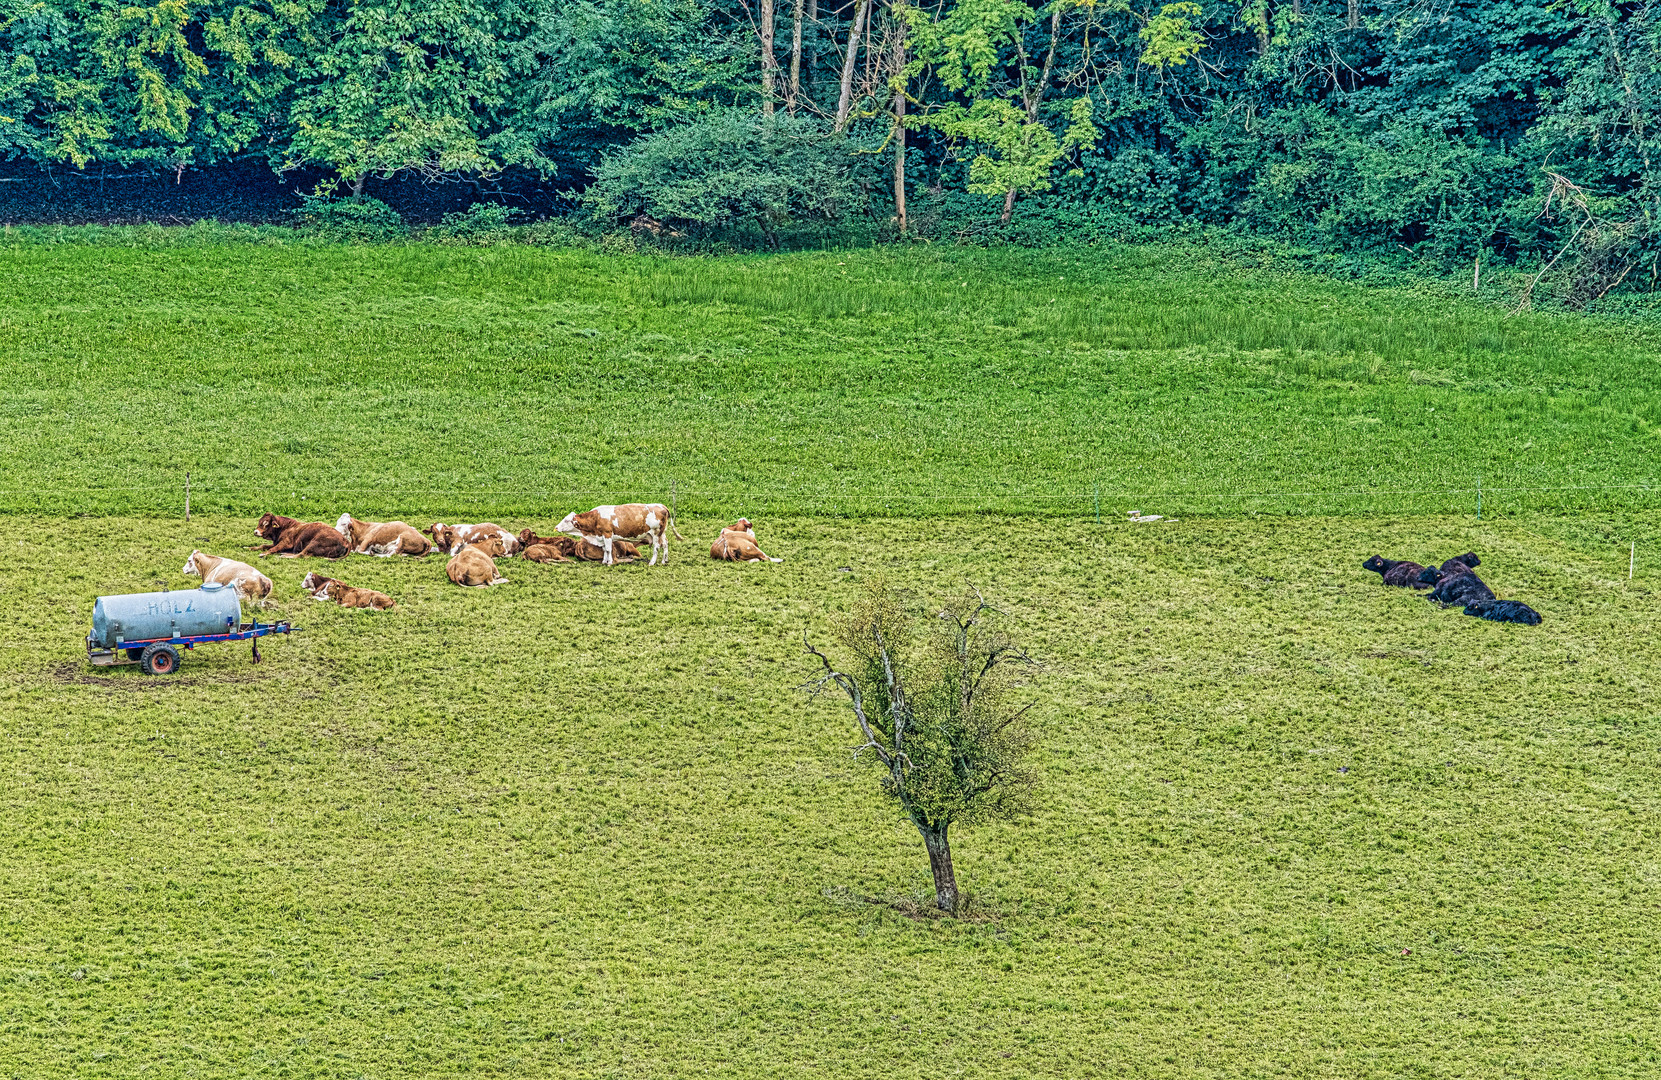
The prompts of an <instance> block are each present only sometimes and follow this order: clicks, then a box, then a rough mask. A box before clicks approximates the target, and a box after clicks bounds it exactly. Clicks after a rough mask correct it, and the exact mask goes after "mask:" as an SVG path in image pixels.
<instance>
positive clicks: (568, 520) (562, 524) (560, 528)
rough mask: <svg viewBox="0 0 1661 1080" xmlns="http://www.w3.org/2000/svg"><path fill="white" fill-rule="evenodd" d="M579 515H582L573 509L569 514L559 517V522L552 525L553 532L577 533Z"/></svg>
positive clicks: (573, 534)
mask: <svg viewBox="0 0 1661 1080" xmlns="http://www.w3.org/2000/svg"><path fill="white" fill-rule="evenodd" d="M581 516H582V515H581V514H578V513H576V512H575V511H573V512H571V513H569V514H566V515H565V516H564V517H562V518H560V519H559V524H558V525H555V526H554V531H555V532H562V533H570V534H571V535H572V536H576V535H578V532H577V518H579V517H581Z"/></svg>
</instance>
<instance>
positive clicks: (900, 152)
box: [894, 36, 905, 236]
mask: <svg viewBox="0 0 1661 1080" xmlns="http://www.w3.org/2000/svg"><path fill="white" fill-rule="evenodd" d="M894 61H895V64H894V70H895V72H896V74H895V76H894V77H895V78H896V79H898V80H900V87H899V89H897V90H895V91H894V218H895V220H897V221H898V222H899V223H900V235H901V236H904V235H905V38H904V37H903V36H902V37H901V38H900V40H899V41H898V43H896V44H895V46H894Z"/></svg>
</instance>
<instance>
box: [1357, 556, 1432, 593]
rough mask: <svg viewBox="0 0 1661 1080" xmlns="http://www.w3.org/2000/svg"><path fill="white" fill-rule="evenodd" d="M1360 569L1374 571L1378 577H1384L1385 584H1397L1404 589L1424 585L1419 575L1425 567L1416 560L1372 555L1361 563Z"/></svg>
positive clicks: (1420, 587) (1422, 586)
mask: <svg viewBox="0 0 1661 1080" xmlns="http://www.w3.org/2000/svg"><path fill="white" fill-rule="evenodd" d="M1361 569H1363V570H1372V571H1374V572H1376V573H1377V574H1378V576H1379V577H1381V578H1383V579H1384V584H1386V585H1399V586H1400V587H1402V588H1404V589H1422V588H1424V587H1425V586H1424V585H1423V584H1421V583H1420V581H1419V575H1420V574H1422V573H1424V570H1425V568H1424V567H1422V566H1420V565H1419V564H1418V563H1416V562H1408V561H1406V560H1405V559H1386V558H1385V557H1384V556H1382V555H1374V556H1373V557H1372V558H1370V559H1368V560H1367V561H1366V562H1364V563H1362V564H1361Z"/></svg>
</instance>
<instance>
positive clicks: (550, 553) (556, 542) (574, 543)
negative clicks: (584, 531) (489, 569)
mask: <svg viewBox="0 0 1661 1080" xmlns="http://www.w3.org/2000/svg"><path fill="white" fill-rule="evenodd" d="M519 554H520V556H521V557H522V558H526V559H529V560H531V561H532V562H543V563H548V562H568V561H570V560H571V559H587V560H588V561H590V562H602V561H604V560H605V557H606V552H605V549H604V548H602V547H600V546H599V545H598V544H591V543H589V542H588V541H587V540H584V539H581V538H580V537H574V536H538V535H536V534H535V533H534V532H532V531H531V530H529V529H521V530H519ZM611 556H612V561H613V562H634V561H635V559H637V558H639V557H640V549H639V548H638V547H636V546H635V545H634V544H631V543H629V542H628V541H627V540H613V541H612V542H611Z"/></svg>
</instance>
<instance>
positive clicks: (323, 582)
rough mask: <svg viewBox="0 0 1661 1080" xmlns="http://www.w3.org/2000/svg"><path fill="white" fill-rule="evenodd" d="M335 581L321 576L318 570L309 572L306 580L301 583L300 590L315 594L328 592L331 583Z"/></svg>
mask: <svg viewBox="0 0 1661 1080" xmlns="http://www.w3.org/2000/svg"><path fill="white" fill-rule="evenodd" d="M333 580H334V578H329V577H324V576H323V575H322V574H319V573H318V572H317V571H316V570H308V571H307V572H306V576H305V578H304V579H303V580H302V581H301V582H300V588H302V589H304V590H306V591H307V592H309V593H314V594H315V593H318V592H322V591H326V590H327V589H328V587H329V582H331V581H333Z"/></svg>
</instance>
